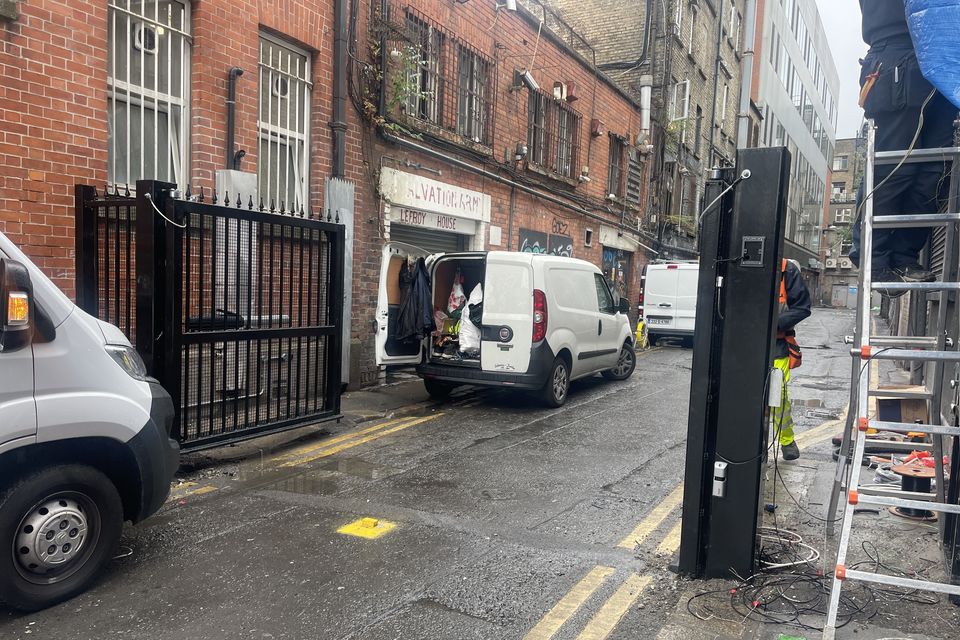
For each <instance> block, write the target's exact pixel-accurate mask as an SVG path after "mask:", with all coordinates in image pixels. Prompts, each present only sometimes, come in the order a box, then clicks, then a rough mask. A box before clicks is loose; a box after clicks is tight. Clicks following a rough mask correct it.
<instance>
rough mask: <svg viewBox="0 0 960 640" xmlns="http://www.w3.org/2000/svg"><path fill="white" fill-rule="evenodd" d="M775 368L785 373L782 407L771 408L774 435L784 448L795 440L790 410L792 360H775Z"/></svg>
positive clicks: (781, 399) (781, 395) (786, 358)
mask: <svg viewBox="0 0 960 640" xmlns="http://www.w3.org/2000/svg"><path fill="white" fill-rule="evenodd" d="M773 366H774V367H776V368H777V369H780V371H782V372H783V391H782V392H781V394H780V406H779V407H771V412H772V418H773V433H774V435H775V436H776V437H777V438H779V439H780V446H781V447H784V446H786V445H788V444H790V443H791V442H793V440H794V435H793V412H792V411H791V409H790V387H789V384H790V358H789V356H788V357H785V358H774V360H773Z"/></svg>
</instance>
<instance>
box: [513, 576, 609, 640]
mask: <svg viewBox="0 0 960 640" xmlns="http://www.w3.org/2000/svg"><path fill="white" fill-rule="evenodd" d="M613 572H614V569H613V568H612V567H594V568H593V569H592V570H591V571H590V573H588V574H587V575H586V576H584V577H583V579H581V580H580V582H578V583H577V584H576V585H574V587H573V588H572V589H570V591H568V592H567V595H565V596H563V597H562V598H561V599H560V601H559V602H558V603H557V604H555V605H554V607H553V608H552V609H550V611H548V612H547V614H546V615H545V616H543V618H541V620H540V622H538V623H537V626H535V627H534V628H533V629H531V630H530V632H529V633H528V634H527V635H525V636H524V637H523V639H524V640H549V638H552V637H553V636H554V634H555V633H556V632H557V631H559V630H560V627H562V626H563V624H564V623H565V622H566V621H567V620H569V619H570V618H571V617H572V616H573V614H574V613H576V612H577V609H579V608H580V606H581V605H582V604H583V603H584V602H586V601H587V600H588V599H589V598H590V596H591V595H593V592H594V591H596V590H597V588H598V587H600V585H602V584H603V583H604V581H605V580H606V579H607V578H608V577H609V576H610V575H611V574H612V573H613Z"/></svg>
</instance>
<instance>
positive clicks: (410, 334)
mask: <svg viewBox="0 0 960 640" xmlns="http://www.w3.org/2000/svg"><path fill="white" fill-rule="evenodd" d="M400 290H401V299H400V313H399V316H398V318H397V340H399V341H401V342H411V341H419V340H422V339H423V338H425V337H426V336H428V335H430V332H431V331H433V330H434V329H435V328H436V324H435V323H434V321H433V292H432V289H431V286H430V274H429V273H428V272H427V267H426V264H424V261H423V258H419V259H417V263H416V264H415V265H414V267H413V271H412V272H411V273H408V274H404V270H403V269H401V271H400Z"/></svg>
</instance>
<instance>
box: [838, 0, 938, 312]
mask: <svg viewBox="0 0 960 640" xmlns="http://www.w3.org/2000/svg"><path fill="white" fill-rule="evenodd" d="M860 11H861V13H862V14H863V22H862V32H863V40H864V42H866V43H867V44H868V45H869V46H870V50H869V51H868V52H867V55H866V57H865V58H864V59H863V60H861V61H860V64H861V70H860V106H861V107H863V110H864V114H865V116H866V117H867V118H870V119H872V120H873V121H874V123H875V124H876V127H877V130H876V150H877V151H903V150H906V149H908V148H910V147H911V144H912V146H913V148H915V149H930V148H942V147H951V146H953V120H954V117H955V116H956V114H957V110H956V108H955V107H954V106H953V105H952V104H951V103H950V101H949V100H947V99H946V98H945V97H944V96H943V94H941V93H940V92H939V91H937V90H936V89H934V88H933V85H931V84H930V83H929V82H928V81H927V80H926V79H925V78H924V77H923V74H922V73H921V72H920V65H919V64H918V62H917V54H916V51H915V49H914V46H913V41H912V40H911V38H910V31H909V29H908V27H907V15H906V7H905V4H904V0H860ZM921 118H922V120H921ZM921 125H922V126H921ZM895 166H896V165H895V164H883V165H878V166H876V169H875V172H874V185H876V186H875V193H874V194H873V213H874V215H875V216H883V215H908V214H923V213H937V212H938V211H939V209H940V204H941V203H942V202H944V201H945V200H946V193H947V179H946V178H945V177H944V163H942V162H939V163H937V162H924V163H905V164H903V165H902V166H901V167H900V168H899V169H897V170H896V173H893V169H894V167H895ZM865 195H866V194H864V186H863V185H862V184H861V185H860V190H859V192H858V193H857V214H858V215H857V222H856V223H855V224H854V227H853V249H852V250H851V251H850V259H851V260H852V261H853V263H854V264H856V265H858V266H859V265H860V221H861V220H862V218H863V201H864V198H865ZM929 235H930V230H929V229H927V228H911V229H877V230H875V231H874V232H873V256H872V258H873V260H872V269H871V277H872V279H873V281H874V282H929V281H931V280H933V279H934V274H933V273H931V272H930V271H928V270H927V269H925V268H923V267H922V266H921V265H920V263H919V257H920V251H921V249H923V247H924V245H925V244H926V242H927V238H928V237H929ZM903 293H905V292H904V291H898V292H896V293H889V294H886V293H885V295H890V296H892V297H895V296H900V295H903Z"/></svg>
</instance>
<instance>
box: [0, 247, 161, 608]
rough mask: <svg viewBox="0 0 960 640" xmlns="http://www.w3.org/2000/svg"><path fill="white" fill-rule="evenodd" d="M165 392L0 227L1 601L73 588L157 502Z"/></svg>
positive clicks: (44, 599) (46, 600)
mask: <svg viewBox="0 0 960 640" xmlns="http://www.w3.org/2000/svg"><path fill="white" fill-rule="evenodd" d="M173 419H174V408H173V403H172V402H171V400H170V396H169V394H167V392H166V391H164V389H163V388H162V387H161V386H160V385H159V384H158V383H157V381H156V380H153V379H152V378H148V377H147V375H146V370H145V368H144V366H143V362H142V361H141V360H140V357H139V356H138V355H137V352H136V351H134V350H133V348H132V347H131V345H130V342H129V341H128V340H127V338H126V337H125V336H124V335H123V333H121V332H120V330H119V329H118V328H116V327H114V326H113V325H111V324H107V323H106V322H101V321H100V320H97V319H96V318H94V317H92V316H90V315H88V314H86V313H84V312H83V311H82V310H80V309H79V308H77V306H76V305H74V304H73V302H71V301H70V299H69V298H67V296H65V295H64V294H63V292H61V291H60V290H59V289H58V288H57V287H56V285H54V284H53V283H52V282H51V281H50V280H49V279H47V277H46V276H45V275H43V273H41V271H40V270H39V269H38V268H37V267H36V266H35V265H34V264H33V263H32V262H30V260H29V259H28V258H27V257H26V256H25V255H24V254H23V253H22V252H21V251H20V250H19V249H18V248H17V247H16V246H15V245H14V244H13V243H12V242H11V241H10V240H9V239H8V238H7V237H6V236H4V235H3V233H0V602H5V603H6V604H8V605H10V606H13V607H16V608H19V609H26V610H35V609H41V608H43V607H46V606H49V605H52V604H55V603H57V602H60V601H63V600H66V599H68V598H71V597H73V596H75V595H77V594H78V593H80V592H81V591H83V590H84V589H86V588H87V587H88V586H89V585H90V584H91V582H93V580H94V579H95V578H96V576H97V574H98V573H99V571H100V570H101V569H102V568H103V567H104V566H105V565H106V564H107V563H108V562H109V561H110V560H111V558H113V556H114V549H115V548H116V545H117V542H118V541H119V539H120V533H121V530H122V528H123V522H124V520H130V521H132V522H139V521H140V520H143V519H144V518H146V517H147V516H149V515H151V514H152V513H154V512H155V511H156V510H157V509H159V508H160V506H161V505H162V504H163V502H164V500H166V498H167V495H168V494H169V492H170V480H171V479H172V477H173V474H174V473H175V472H176V470H177V467H178V465H179V448H178V445H177V443H176V442H175V441H173V440H172V439H171V438H170V430H171V428H172V426H173Z"/></svg>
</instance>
